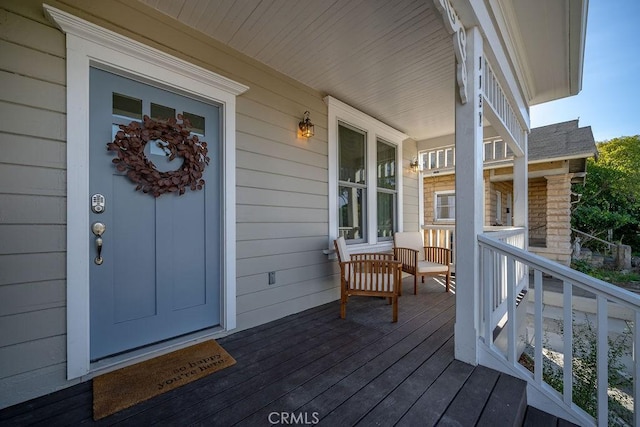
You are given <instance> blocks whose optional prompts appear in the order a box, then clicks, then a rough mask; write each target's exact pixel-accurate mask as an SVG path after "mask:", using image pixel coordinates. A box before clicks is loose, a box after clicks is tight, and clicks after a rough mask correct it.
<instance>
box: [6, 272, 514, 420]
mask: <svg viewBox="0 0 640 427" xmlns="http://www.w3.org/2000/svg"><path fill="white" fill-rule="evenodd" d="M427 288H428V289H427ZM427 288H425V286H424V285H423V287H421V288H420V290H419V294H418V295H417V296H414V295H412V290H413V289H412V279H411V278H408V279H405V284H404V290H405V292H404V296H403V297H401V298H400V304H399V321H398V322H397V323H392V322H391V306H389V305H387V304H386V301H385V300H382V299H378V298H363V297H360V298H352V299H351V300H350V302H349V304H348V307H347V319H346V320H341V319H339V317H338V312H339V305H338V302H335V303H330V304H326V305H323V306H320V307H316V308H313V309H310V310H307V311H304V312H302V313H299V314H295V315H292V316H288V317H286V318H283V319H280V320H277V321H274V322H271V323H268V324H265V325H262V326H258V327H255V328H252V329H250V330H246V331H242V332H239V333H236V334H233V335H231V336H228V337H226V338H223V339H220V340H218V341H219V343H220V344H221V345H222V346H223V347H224V348H225V349H226V350H227V351H228V352H229V353H230V354H231V355H232V356H233V357H234V358H235V359H236V360H237V364H236V365H234V366H232V367H230V368H227V369H224V370H222V371H219V372H216V373H214V374H212V375H210V376H208V377H206V378H204V379H201V380H199V381H196V382H193V383H190V384H188V385H185V386H183V387H180V388H178V389H175V390H173V391H170V392H168V393H165V394H163V395H160V396H158V397H156V398H153V399H151V400H148V401H146V402H143V403H140V404H138V405H136V406H134V407H132V408H129V409H126V410H124V411H121V412H119V413H117V414H114V415H112V416H110V417H107V418H105V419H103V420H101V421H99V422H94V421H93V420H92V409H91V405H92V392H91V382H87V383H83V384H80V385H78V386H74V387H71V388H68V389H65V390H62V391H60V392H57V393H54V394H51V395H48V396H44V397H42V398H39V399H35V400H33V401H30V402H26V403H23V404H20V405H17V406H14V407H11V408H7V409H5V410H3V411H0V424H2V425H25V424H43V425H47V426H52V425H80V424H102V425H111V424H118V423H122V424H126V425H150V424H160V425H187V424H188V425H207V426H227V425H240V426H268V425H271V424H272V423H273V424H288V422H284V421H289V422H291V421H292V420H295V421H298V424H305V423H306V424H307V425H311V424H316V423H317V421H319V424H320V425H326V426H351V425H359V426H371V425H381V426H391V425H399V426H418V425H419V426H428V425H435V424H440V425H465V426H466V425H494V424H495V422H496V421H497V420H496V418H495V417H500V418H498V420H499V421H500V423H499V424H500V425H507V424H508V419H505V418H504V417H505V416H506V417H507V418H508V417H510V416H513V417H515V416H516V414H509V411H507V415H505V414H504V413H500V414H499V413H498V412H496V411H499V410H500V408H502V407H504V406H505V405H507V407H508V408H516V404H517V403H518V402H515V401H513V402H512V400H517V399H518V397H517V396H515V395H517V393H512V392H511V391H509V390H510V388H509V387H516V388H517V387H518V386H519V385H518V384H515V385H514V384H510V382H513V381H515V380H514V379H512V378H511V377H508V376H506V375H500V374H498V373H497V372H495V371H491V370H489V369H486V368H483V367H476V368H473V367H472V366H470V365H466V364H464V363H461V362H459V361H456V360H454V358H453V326H454V318H455V296H454V295H453V294H451V293H449V294H446V293H444V292H443V288H442V287H441V286H439V285H438V284H437V283H436V282H435V281H434V280H431V281H430V283H429V284H428V285H427ZM501 386H502V390H503V391H502V392H500V391H499V390H500V389H501ZM505 387H506V388H505ZM504 390H507V391H506V392H505V391H504ZM509 405H513V406H509ZM516 411H517V410H514V409H511V412H516ZM290 414H293V417H294V418H293V419H292V418H291V417H292V416H291V415H290ZM283 417H285V418H286V420H285V419H284V418H283Z"/></svg>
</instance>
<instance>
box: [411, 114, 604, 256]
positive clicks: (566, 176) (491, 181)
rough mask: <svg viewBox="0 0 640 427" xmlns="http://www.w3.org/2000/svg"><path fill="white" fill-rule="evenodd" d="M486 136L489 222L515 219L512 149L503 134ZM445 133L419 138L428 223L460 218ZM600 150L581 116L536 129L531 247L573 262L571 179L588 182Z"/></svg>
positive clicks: (531, 176) (531, 167) (532, 158)
mask: <svg viewBox="0 0 640 427" xmlns="http://www.w3.org/2000/svg"><path fill="white" fill-rule="evenodd" d="M488 134H490V132H489V131H488V130H485V140H484V173H483V181H484V206H485V212H484V225H485V227H495V226H498V227H500V226H511V225H513V166H512V165H513V153H512V152H511V150H510V149H509V147H508V146H507V145H506V144H505V142H504V141H503V140H502V139H501V138H500V137H495V136H494V137H491V136H488ZM443 142H445V141H443V138H437V139H435V140H426V141H418V143H417V144H418V151H419V152H420V161H421V163H422V165H423V177H424V178H423V188H424V216H423V218H424V224H425V225H427V226H428V228H436V229H437V228H438V227H439V226H451V225H453V224H455V165H454V162H453V159H454V153H455V147H454V146H453V141H450V142H451V143H450V144H447V145H443ZM595 155H597V149H596V145H595V141H594V139H593V133H592V132H591V127H590V126H586V127H579V126H578V120H571V121H568V122H562V123H555V124H552V125H548V126H542V127H539V128H534V129H531V133H530V134H529V150H528V162H529V167H528V172H529V174H528V175H529V181H528V187H529V190H528V194H529V197H528V203H529V209H528V211H529V218H528V219H529V250H530V251H531V252H534V253H537V254H539V255H542V256H545V257H547V258H549V259H551V260H553V261H557V262H559V263H561V264H564V265H569V263H570V262H571V230H570V228H571V212H570V209H571V202H572V201H574V200H575V197H574V196H572V192H571V184H572V183H574V182H584V179H585V177H586V160H587V159H588V158H589V157H593V156H595Z"/></svg>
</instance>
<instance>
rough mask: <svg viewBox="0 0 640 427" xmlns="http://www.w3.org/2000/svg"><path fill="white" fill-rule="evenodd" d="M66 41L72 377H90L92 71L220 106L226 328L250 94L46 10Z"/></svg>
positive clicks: (230, 325)
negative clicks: (239, 149) (243, 115)
mask: <svg viewBox="0 0 640 427" xmlns="http://www.w3.org/2000/svg"><path fill="white" fill-rule="evenodd" d="M43 7H44V10H45V13H46V15H47V16H48V18H49V19H50V20H51V22H53V23H55V24H56V25H57V26H58V27H59V28H60V29H61V30H62V31H63V32H64V33H65V34H66V35H67V378H68V379H73V378H78V377H81V376H83V375H86V374H88V373H89V372H90V371H91V364H90V360H89V338H90V335H89V334H90V329H89V256H88V254H89V250H90V247H89V245H90V240H89V239H88V238H87V236H88V231H89V200H88V197H89V196H88V194H89V146H88V141H89V67H90V66H92V65H95V66H98V67H99V68H102V69H106V70H111V71H115V72H116V73H118V74H120V75H124V76H130V77H133V78H135V79H136V80H139V81H142V82H146V83H150V84H152V85H154V86H158V87H161V88H164V89H170V90H172V91H174V92H178V93H180V94H184V95H188V96H191V97H194V98H197V99H200V100H203V101H214V102H216V103H219V104H221V105H222V114H223V131H222V139H223V141H222V142H223V180H224V183H223V187H222V206H221V209H222V216H223V227H224V230H223V232H222V238H223V239H224V240H223V241H224V242H225V247H224V250H223V251H222V252H223V254H224V258H223V259H222V268H223V284H222V295H221V301H222V307H221V313H222V314H221V322H222V327H223V328H224V329H225V330H231V329H234V328H235V326H236V281H235V278H236V256H235V254H236V228H235V227H236V226H235V221H236V212H235V206H236V201H235V194H236V190H235V186H236V185H235V163H236V159H235V155H236V153H235V133H236V129H235V118H236V114H235V109H236V96H237V95H240V94H242V93H243V92H244V91H246V90H247V89H248V87H247V86H244V85H242V84H240V83H236V82H234V81H232V80H229V79H227V78H225V77H222V76H220V75H218V74H215V73H213V72H211V71H208V70H206V69H204V68H201V67H198V66H195V65H193V64H190V63H188V62H186V61H183V60H181V59H179V58H176V57H174V56H171V55H169V54H166V53H164V52H161V51H159V50H157V49H154V48H151V47H149V46H146V45H144V44H142V43H139V42H137V41H135V40H132V39H129V38H127V37H124V36H121V35H119V34H117V33H114V32H112V31H109V30H107V29H105V28H102V27H100V26H97V25H95V24H92V23H90V22H87V21H85V20H82V19H80V18H78V17H76V16H73V15H71V14H69V13H66V12H64V11H61V10H59V9H56V8H53V7H51V6H49V5H46V4H45V5H43Z"/></svg>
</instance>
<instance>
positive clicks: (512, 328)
mask: <svg viewBox="0 0 640 427" xmlns="http://www.w3.org/2000/svg"><path fill="white" fill-rule="evenodd" d="M505 261H506V263H507V283H506V284H507V310H508V311H507V312H508V314H507V316H508V317H507V319H508V320H507V334H509V335H508V336H509V339H508V340H507V341H508V346H507V348H508V354H507V358H508V359H509V361H510V362H511V363H512V364H514V365H515V364H516V363H518V358H517V356H516V348H517V346H516V335H517V334H516V333H517V330H518V328H517V325H516V294H515V293H516V271H515V270H516V260H515V259H514V258H511V257H507V259H506V260H505Z"/></svg>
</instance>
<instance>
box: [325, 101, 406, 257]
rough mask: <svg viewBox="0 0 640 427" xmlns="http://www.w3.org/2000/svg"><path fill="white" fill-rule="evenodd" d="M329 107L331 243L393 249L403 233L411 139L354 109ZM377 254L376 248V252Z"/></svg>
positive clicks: (339, 104)
mask: <svg viewBox="0 0 640 427" xmlns="http://www.w3.org/2000/svg"><path fill="white" fill-rule="evenodd" d="M325 101H326V102H327V104H328V105H329V129H328V136H329V189H328V192H329V203H330V210H329V227H330V238H331V239H335V238H336V237H338V236H343V237H344V238H345V240H346V241H347V243H348V244H352V245H353V244H355V245H362V246H366V247H375V245H378V244H380V245H386V246H388V245H389V244H390V243H389V241H390V240H392V239H393V233H394V232H395V231H399V230H401V226H402V225H401V224H400V223H399V222H398V218H402V166H401V165H400V164H399V156H400V153H402V141H403V140H404V139H406V138H408V137H407V136H406V135H404V134H402V133H401V132H398V131H396V130H394V129H392V128H390V127H388V126H386V125H384V124H383V123H380V122H378V121H377V120H375V119H373V118H372V117H369V116H367V115H366V114H364V113H362V112H360V111H358V110H355V109H354V108H352V107H350V106H348V105H346V104H344V103H342V102H340V101H338V100H336V99H335V98H332V97H329V96H328V97H326V98H325ZM374 250H375V249H374Z"/></svg>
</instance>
